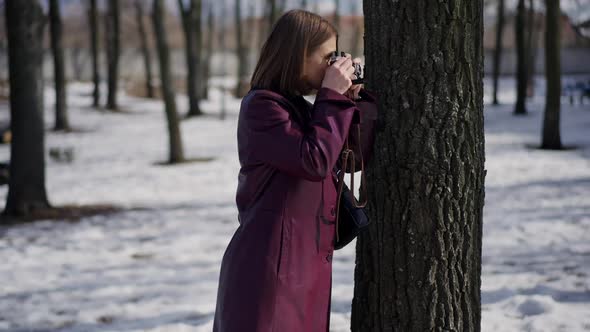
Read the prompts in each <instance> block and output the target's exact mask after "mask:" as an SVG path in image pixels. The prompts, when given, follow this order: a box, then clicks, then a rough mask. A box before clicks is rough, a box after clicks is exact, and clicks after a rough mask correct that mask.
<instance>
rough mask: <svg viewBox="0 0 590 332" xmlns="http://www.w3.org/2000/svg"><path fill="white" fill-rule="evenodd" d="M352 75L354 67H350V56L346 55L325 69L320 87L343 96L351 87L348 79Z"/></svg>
mask: <svg viewBox="0 0 590 332" xmlns="http://www.w3.org/2000/svg"><path fill="white" fill-rule="evenodd" d="M353 73H354V67H353V66H352V60H351V59H350V54H347V55H346V57H341V58H339V59H338V60H336V61H335V62H334V63H333V64H332V65H331V66H329V67H328V68H327V69H326V75H325V76H324V80H323V81H322V87H326V88H330V89H332V90H335V91H338V92H339V93H341V94H344V93H345V92H346V91H348V89H349V88H350V86H351V85H352V81H351V79H350V77H352V76H353V75H352V74H353Z"/></svg>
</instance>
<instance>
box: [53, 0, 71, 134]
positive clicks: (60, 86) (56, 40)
mask: <svg viewBox="0 0 590 332" xmlns="http://www.w3.org/2000/svg"><path fill="white" fill-rule="evenodd" d="M49 22H50V28H51V50H52V52H53V80H54V83H55V126H54V129H55V130H69V129H70V125H69V123H68V113H67V112H68V110H67V101H66V100H67V99H66V77H65V67H64V48H63V44H62V30H63V24H62V22H61V13H60V8H59V1H58V0H49Z"/></svg>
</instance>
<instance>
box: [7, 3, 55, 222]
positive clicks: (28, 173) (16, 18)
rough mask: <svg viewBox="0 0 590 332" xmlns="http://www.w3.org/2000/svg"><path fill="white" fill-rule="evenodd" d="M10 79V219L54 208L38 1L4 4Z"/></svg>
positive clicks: (42, 21) (42, 24)
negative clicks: (48, 176)
mask: <svg viewBox="0 0 590 332" xmlns="http://www.w3.org/2000/svg"><path fill="white" fill-rule="evenodd" d="M4 10H5V14H6V16H5V19H6V33H7V39H8V70H9V75H10V128H11V130H12V143H11V145H10V180H9V183H8V197H7V200H6V207H5V210H4V214H5V215H9V216H26V215H28V214H30V213H31V212H32V211H34V210H36V209H42V208H47V207H49V202H48V200H47V192H46V190H45V151H44V149H45V139H44V125H43V76H42V61H43V45H42V44H43V29H44V24H45V23H44V18H43V12H42V9H41V7H40V5H39V3H38V1H37V0H8V1H5V2H4Z"/></svg>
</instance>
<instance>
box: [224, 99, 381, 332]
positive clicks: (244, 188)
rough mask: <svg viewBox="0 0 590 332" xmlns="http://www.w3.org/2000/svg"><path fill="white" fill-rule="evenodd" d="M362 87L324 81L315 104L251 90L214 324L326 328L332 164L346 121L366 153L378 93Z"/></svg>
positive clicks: (231, 330) (250, 331) (261, 329)
mask: <svg viewBox="0 0 590 332" xmlns="http://www.w3.org/2000/svg"><path fill="white" fill-rule="evenodd" d="M359 95H360V97H361V98H362V101H356V102H355V101H352V100H351V99H349V98H348V97H346V96H344V95H342V94H340V93H338V92H336V91H335V90H332V89H330V88H321V89H320V90H318V93H317V96H316V100H315V103H314V104H313V105H312V104H311V103H309V102H308V101H306V100H305V99H303V98H302V97H296V98H286V97H284V96H283V95H281V94H278V93H276V92H274V91H271V90H263V89H253V90H251V91H250V92H249V93H248V94H247V95H246V96H245V97H244V99H243V100H242V104H241V108H240V115H239V120H238V150H239V159H240V164H241V169H240V173H239V177H238V189H237V195H236V203H237V206H238V211H239V216H238V219H239V227H238V229H237V230H236V232H235V234H234V235H233V237H232V239H231V241H230V243H229V245H228V247H227V249H226V251H225V254H224V256H223V260H222V264H221V272H220V276H219V288H218V292H217V305H216V310H215V318H214V326H213V331H214V332H327V331H329V325H330V323H329V322H330V300H331V288H332V253H333V251H334V239H335V212H336V211H335V209H336V196H337V192H336V174H335V172H334V167H335V166H336V164H337V160H338V157H339V155H340V151H341V149H342V146H343V142H344V140H345V138H346V137H347V135H348V133H349V129H350V128H351V123H360V126H361V130H362V132H361V136H362V137H363V138H364V142H363V143H364V144H363V147H362V149H363V150H364V151H363V156H364V157H365V161H367V159H368V157H369V156H370V146H372V141H373V137H374V135H373V126H374V125H373V124H374V122H375V121H374V120H375V119H376V117H377V116H376V115H377V114H376V113H377V107H376V100H375V96H374V95H373V94H371V93H369V92H368V91H366V90H364V89H361V92H360V93H359ZM301 114H303V115H304V116H301ZM353 128H355V127H354V126H353ZM353 132H354V133H356V132H357V131H356V130H354V131H351V140H353V139H355V137H352V135H353ZM355 136H356V135H355Z"/></svg>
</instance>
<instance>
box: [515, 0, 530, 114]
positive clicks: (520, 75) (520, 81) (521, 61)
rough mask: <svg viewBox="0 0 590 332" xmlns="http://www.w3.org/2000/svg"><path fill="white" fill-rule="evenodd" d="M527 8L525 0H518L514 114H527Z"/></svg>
mask: <svg viewBox="0 0 590 332" xmlns="http://www.w3.org/2000/svg"><path fill="white" fill-rule="evenodd" d="M525 16H526V10H525V6H524V0H518V6H517V7H516V24H515V25H514V28H515V36H516V105H515V108H514V114H516V115H524V114H526V113H527V112H526V86H527V80H528V75H527V64H526V63H527V51H526V42H525V35H524V34H525V29H526V22H525V21H526V18H525Z"/></svg>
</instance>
